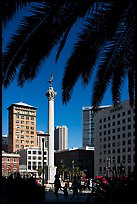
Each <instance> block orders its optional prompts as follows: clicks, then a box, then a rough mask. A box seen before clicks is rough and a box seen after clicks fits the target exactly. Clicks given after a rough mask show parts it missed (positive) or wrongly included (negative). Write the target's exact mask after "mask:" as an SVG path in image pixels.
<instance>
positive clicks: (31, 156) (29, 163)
mask: <svg viewBox="0 0 137 204" xmlns="http://www.w3.org/2000/svg"><path fill="white" fill-rule="evenodd" d="M18 153H19V155H20V165H25V166H26V171H27V172H32V173H33V171H36V170H37V171H38V170H39V169H42V168H43V149H42V148H39V147H29V148H24V149H22V150H19V151H18ZM47 158H48V152H47V148H44V166H47V160H48V159H47Z"/></svg>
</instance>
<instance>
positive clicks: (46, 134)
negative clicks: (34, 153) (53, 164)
mask: <svg viewBox="0 0 137 204" xmlns="http://www.w3.org/2000/svg"><path fill="white" fill-rule="evenodd" d="M37 136H42V137H43V136H50V135H49V134H48V133H45V134H37ZM44 139H45V138H44V137H43V138H42V153H43V158H42V166H43V169H42V174H43V177H42V185H43V186H44Z"/></svg>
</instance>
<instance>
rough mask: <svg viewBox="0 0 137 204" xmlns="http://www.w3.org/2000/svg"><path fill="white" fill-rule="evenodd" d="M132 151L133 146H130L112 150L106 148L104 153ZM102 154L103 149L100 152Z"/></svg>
mask: <svg viewBox="0 0 137 204" xmlns="http://www.w3.org/2000/svg"><path fill="white" fill-rule="evenodd" d="M131 151H132V148H131V147H128V148H122V149H111V150H107V151H106V150H104V151H103V154H104V155H106V154H115V153H120V152H121V153H124V152H131ZM100 155H102V151H101V152H100Z"/></svg>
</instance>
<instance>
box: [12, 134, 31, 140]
mask: <svg viewBox="0 0 137 204" xmlns="http://www.w3.org/2000/svg"><path fill="white" fill-rule="evenodd" d="M16 138H18V139H19V138H21V139H24V135H16ZM25 138H26V139H31V140H34V136H28V135H26V136H25Z"/></svg>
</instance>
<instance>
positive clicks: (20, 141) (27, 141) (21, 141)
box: [16, 140, 34, 144]
mask: <svg viewBox="0 0 137 204" xmlns="http://www.w3.org/2000/svg"><path fill="white" fill-rule="evenodd" d="M16 143H22V144H24V143H26V144H29V143H30V144H34V141H29V140H26V141H24V140H16Z"/></svg>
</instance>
